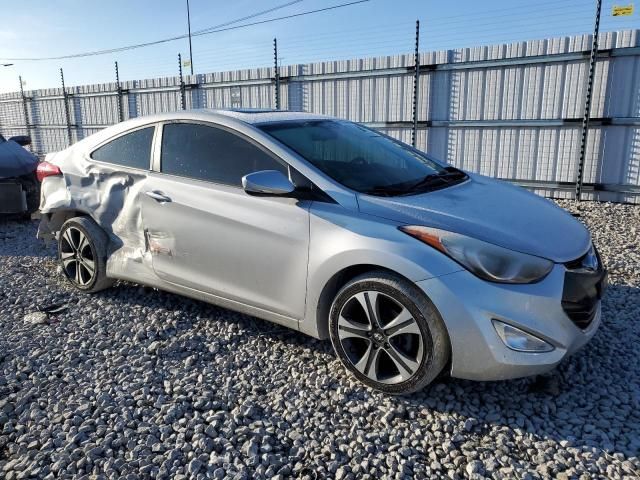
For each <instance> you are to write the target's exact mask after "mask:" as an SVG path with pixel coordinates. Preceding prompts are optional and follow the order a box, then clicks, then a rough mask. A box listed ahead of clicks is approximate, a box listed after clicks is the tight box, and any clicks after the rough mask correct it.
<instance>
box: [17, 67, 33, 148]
mask: <svg viewBox="0 0 640 480" xmlns="http://www.w3.org/2000/svg"><path fill="white" fill-rule="evenodd" d="M18 81H19V82H20V97H21V98H22V113H23V114H24V128H25V129H26V130H27V135H29V136H31V124H30V123H29V109H28V108H27V97H26V96H25V94H24V88H23V87H22V75H20V76H18Z"/></svg>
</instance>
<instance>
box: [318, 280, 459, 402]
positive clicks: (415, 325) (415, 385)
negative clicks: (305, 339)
mask: <svg viewBox="0 0 640 480" xmlns="http://www.w3.org/2000/svg"><path fill="white" fill-rule="evenodd" d="M329 334H330V337H331V343H332V344H333V348H334V350H335V351H336V354H337V356H338V358H339V359H340V361H341V362H342V363H343V364H344V366H345V367H346V368H347V369H348V370H349V371H350V372H351V373H352V374H353V375H354V376H355V377H356V378H357V379H358V380H360V381H361V382H362V383H364V384H365V385H367V386H369V387H371V388H374V389H376V390H380V391H382V392H385V393H389V394H392V395H403V394H408V393H412V392H415V391H417V390H420V389H422V388H424V387H425V386H427V385H428V384H430V383H431V382H432V381H433V380H435V379H436V378H437V377H438V375H439V374H440V373H441V372H442V370H443V369H444V367H445V366H446V365H447V362H448V361H449V357H450V345H449V336H448V334H447V330H446V328H445V326H444V323H443V321H442V319H441V318H440V314H439V313H438V311H437V310H436V308H435V306H434V305H433V304H432V303H431V301H430V300H429V299H428V298H427V297H426V296H425V294H424V293H423V292H422V291H421V290H420V289H419V288H418V287H417V286H416V285H414V284H413V283H412V282H409V281H408V280H405V279H404V278H402V277H400V276H398V275H394V274H392V273H389V272H386V271H374V272H369V273H366V274H363V275H360V276H358V277H356V278H354V279H353V280H351V281H350V282H348V283H347V284H346V285H345V286H344V287H342V288H341V289H340V291H339V292H338V294H337V295H336V297H335V300H334V302H333V305H332V307H331V312H330V317H329Z"/></svg>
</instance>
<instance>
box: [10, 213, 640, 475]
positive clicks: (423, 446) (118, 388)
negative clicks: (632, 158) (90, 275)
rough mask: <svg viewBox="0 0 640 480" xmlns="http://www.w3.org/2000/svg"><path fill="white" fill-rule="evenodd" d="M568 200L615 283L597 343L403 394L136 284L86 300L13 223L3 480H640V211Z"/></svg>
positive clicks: (326, 350) (243, 323)
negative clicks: (54, 308)
mask: <svg viewBox="0 0 640 480" xmlns="http://www.w3.org/2000/svg"><path fill="white" fill-rule="evenodd" d="M560 204H561V205H562V206H563V207H564V208H567V209H569V210H571V211H572V212H574V213H578V214H580V219H581V220H583V221H584V222H585V223H587V224H588V225H589V227H590V228H591V231H592V233H593V237H594V241H595V243H596V245H597V247H598V248H599V250H600V253H601V255H602V258H603V261H604V262H605V264H606V265H607V267H608V268H609V271H610V280H611V288H610V289H609V292H608V294H607V296H606V298H605V300H604V306H603V323H602V326H601V327H600V329H599V331H598V333H597V334H596V335H595V337H594V338H593V340H592V341H591V342H590V343H589V344H588V345H587V346H586V347H585V348H583V349H582V350H580V351H578V352H576V353H575V354H574V355H573V356H571V357H569V358H567V359H566V360H564V361H563V362H562V363H561V364H560V365H559V366H558V367H557V368H556V369H555V370H553V371H552V372H550V373H549V374H546V375H544V376H541V377H538V378H532V379H522V380H513V381H505V382H484V383H479V382H468V381H461V380H443V381H440V382H438V383H436V384H434V385H432V386H431V387H429V388H427V389H425V390H424V391H422V392H418V393H416V394H414V395H411V396H409V397H399V398H395V397H388V396H385V395H382V394H379V393H376V392H373V391H370V390H367V389H366V388H364V387H362V386H361V385H360V384H359V383H358V382H357V381H355V380H354V379H353V378H352V377H351V376H349V375H348V374H346V372H345V371H344V369H343V368H342V367H341V366H340V364H339V363H338V361H337V360H336V358H335V356H334V355H333V353H332V351H331V346H330V344H329V342H319V341H316V340H314V339H311V338H307V337H305V336H303V335H301V334H299V333H296V332H293V331H288V330H283V329H282V328H281V327H278V326H276V325H271V324H269V323H266V322H262V321H260V320H256V319H253V318H250V317H247V316H245V315H241V314H238V313H234V312H231V311H228V310H224V309H221V308H217V307H215V306H212V305H208V304H204V303H200V302H197V301H193V300H189V299H186V298H183V297H179V296H176V295H171V294H168V293H163V292H159V291H155V290H153V289H149V288H145V287H138V286H135V285H131V284H128V283H124V282H121V283H119V284H118V285H116V286H115V287H114V288H112V289H110V290H107V291H104V292H101V293H99V294H97V295H83V294H80V293H77V292H75V291H74V290H73V289H71V288H70V287H69V285H67V284H66V283H65V282H64V281H62V279H61V278H60V276H59V272H58V271H57V266H56V263H55V250H54V248H53V247H52V246H49V247H46V246H43V244H41V243H40V242H39V241H37V240H36V239H35V230H36V223H34V222H3V221H0V477H2V478H7V479H11V478H13V479H16V478H49V479H54V478H67V477H68V478H72V477H73V478H83V479H84V478H87V479H90V478H95V479H103V478H104V479H109V480H110V479H115V478H124V479H138V478H140V479H141V478H165V479H187V478H189V479H191V478H195V479H207V478H217V479H222V478H247V479H248V478H258V479H259V478H272V477H273V478H290V477H297V478H309V479H312V478H327V477H334V478H343V479H351V478H363V479H375V478H383V477H384V478H434V477H437V478H439V477H447V478H455V479H459V478H467V477H470V478H481V476H486V477H492V478H536V479H537V478H547V477H556V478H563V477H565V478H580V479H586V478H625V477H626V478H638V477H640V475H639V473H640V461H639V460H638V452H639V451H640V435H638V432H640V415H639V413H638V412H640V390H639V389H640V356H639V355H638V354H637V352H638V345H640V330H639V329H638V327H637V324H638V320H639V319H640V207H635V206H629V205H614V204H594V203H589V202H583V203H580V204H577V203H575V202H569V201H563V202H560ZM54 303H63V304H65V305H67V306H68V308H67V310H65V311H64V312H61V313H59V314H56V315H49V316H48V318H47V319H46V322H45V323H37V322H36V323H32V322H30V321H27V318H30V317H27V315H29V314H32V313H33V312H37V311H38V307H41V306H43V305H51V304H54Z"/></svg>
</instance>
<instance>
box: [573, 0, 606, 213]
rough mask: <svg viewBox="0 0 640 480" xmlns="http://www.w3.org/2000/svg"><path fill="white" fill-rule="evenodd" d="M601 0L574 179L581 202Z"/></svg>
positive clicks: (598, 5)
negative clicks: (576, 173) (576, 170)
mask: <svg viewBox="0 0 640 480" xmlns="http://www.w3.org/2000/svg"><path fill="white" fill-rule="evenodd" d="M601 13H602V0H596V18H595V22H594V25H593V39H592V41H591V56H590V57H589V75H588V77H587V88H586V93H585V98H584V116H583V117H582V137H581V139H580V158H579V159H578V176H577V178H576V200H578V201H580V200H582V182H583V179H584V162H585V160H586V155H587V139H588V136H589V120H590V117H591V98H592V96H593V78H594V76H595V73H596V60H597V59H598V34H599V32H600V15H601Z"/></svg>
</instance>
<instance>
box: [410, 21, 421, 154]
mask: <svg viewBox="0 0 640 480" xmlns="http://www.w3.org/2000/svg"><path fill="white" fill-rule="evenodd" d="M414 66H415V68H414V72H413V128H412V131H411V145H413V146H414V147H415V146H416V144H417V141H418V102H419V98H418V97H419V95H420V20H416V50H415V54H414Z"/></svg>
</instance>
